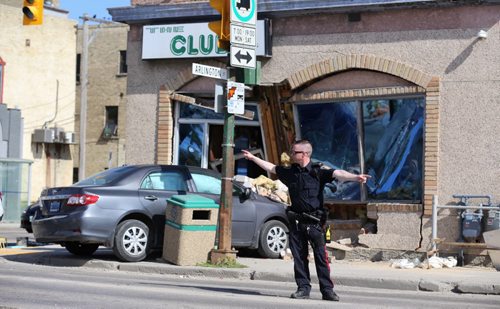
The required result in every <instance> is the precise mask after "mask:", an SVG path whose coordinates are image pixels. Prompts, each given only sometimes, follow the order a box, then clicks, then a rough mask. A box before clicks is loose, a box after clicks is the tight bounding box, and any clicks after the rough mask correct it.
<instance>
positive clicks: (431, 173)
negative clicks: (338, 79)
mask: <svg viewBox="0 0 500 309" xmlns="http://www.w3.org/2000/svg"><path fill="white" fill-rule="evenodd" d="M351 69H361V70H370V71H376V72H381V73H386V74H390V75H393V76H397V77H399V78H401V79H404V80H406V81H409V82H411V83H413V84H415V85H416V86H418V87H420V88H421V89H423V90H424V91H425V102H426V105H425V129H424V200H423V213H424V215H425V216H430V215H431V214H432V196H433V195H435V194H437V193H438V192H437V190H438V186H437V184H438V168H439V164H438V163H439V100H440V93H439V91H440V79H439V77H434V76H431V75H429V74H427V73H425V72H423V71H421V70H418V69H416V68H414V67H412V66H410V65H408V64H405V63H402V62H398V61H395V60H391V59H386V58H382V57H379V56H374V55H363V54H350V55H338V56H335V57H334V58H331V59H327V60H324V61H321V62H318V63H316V64H313V65H310V66H308V67H307V68H305V69H302V70H300V71H297V72H295V73H294V74H292V75H291V76H289V77H288V78H287V79H286V82H287V83H288V85H289V87H290V89H291V90H292V91H298V90H300V89H301V88H302V87H304V86H307V85H309V84H311V83H314V81H316V80H320V79H322V78H325V77H327V76H330V75H332V74H334V73H338V72H342V71H346V70H351ZM350 93H358V94H359V96H363V93H364V92H363V91H362V90H360V91H359V92H352V91H351V92H350ZM386 94H391V93H386ZM356 96H358V95H356ZM292 100H293V98H292Z"/></svg>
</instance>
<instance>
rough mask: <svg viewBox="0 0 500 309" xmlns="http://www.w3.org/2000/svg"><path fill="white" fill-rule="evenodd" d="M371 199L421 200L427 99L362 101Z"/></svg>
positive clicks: (369, 196)
mask: <svg viewBox="0 0 500 309" xmlns="http://www.w3.org/2000/svg"><path fill="white" fill-rule="evenodd" d="M362 106H363V124H364V132H363V133H364V149H365V155H364V158H365V169H366V172H367V174H370V175H371V176H372V178H371V179H370V180H369V181H368V182H367V187H368V198H369V199H376V200H411V201H418V200H420V199H421V194H422V155H423V149H422V147H423V133H422V132H423V125H424V100H423V99H421V98H414V99H398V100H373V101H363V102H362Z"/></svg>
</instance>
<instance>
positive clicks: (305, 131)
mask: <svg viewBox="0 0 500 309" xmlns="http://www.w3.org/2000/svg"><path fill="white" fill-rule="evenodd" d="M357 106H358V103H357V102H342V103H319V104H304V105H297V111H298V118H299V123H300V131H301V136H302V138H305V139H307V140H309V141H310V142H311V143H312V145H313V154H312V160H313V161H314V162H321V163H323V164H324V165H326V166H328V167H330V168H333V169H343V170H347V171H349V172H352V173H355V174H359V173H360V168H359V151H358V139H359V136H358V131H357V119H356V118H357V117H356V115H357ZM323 194H324V198H325V199H334V200H360V185H359V184H358V183H353V182H344V183H337V184H328V185H327V186H326V187H325V190H324V191H323Z"/></svg>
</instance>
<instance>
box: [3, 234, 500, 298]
mask: <svg viewBox="0 0 500 309" xmlns="http://www.w3.org/2000/svg"><path fill="white" fill-rule="evenodd" d="M3 225H4V224H2V226H3ZM0 228H1V226H0ZM1 234H2V229H0V236H2V235H1ZM26 235H29V234H25V235H22V236H26ZM4 237H5V236H4ZM31 239H32V235H31ZM14 241H15V238H14ZM9 242H12V240H11V238H10V237H9ZM2 260H4V261H13V262H19V263H30V264H41V265H49V266H59V267H65V266H68V267H90V268H98V269H113V270H118V271H132V272H142V273H154V274H168V275H178V276H192V277H215V278H235V279H241V280H267V281H279V282H283V281H288V282H294V278H293V261H290V260H288V261H286V260H280V259H262V258H252V257H238V258H237V262H238V263H240V264H243V265H246V266H247V268H242V269H231V268H210V267H200V266H177V265H172V264H169V263H167V262H165V261H163V260H162V259H160V258H157V259H153V260H148V261H143V262H139V263H123V262H118V261H117V260H116V258H115V257H114V256H113V254H112V251H111V250H110V249H107V248H100V249H99V250H98V251H97V252H96V253H95V254H94V256H93V257H92V258H81V257H77V256H74V255H72V254H70V253H69V252H67V251H66V249H64V248H62V247H61V246H58V245H48V246H39V247H25V248H8V249H0V262H2ZM330 266H331V273H332V278H333V280H334V282H335V284H336V285H339V286H352V287H368V288H379V289H393V290H408V291H418V290H420V291H430V292H455V293H471V294H495V295H500V273H499V272H498V271H496V270H495V269H494V268H484V267H454V268H443V269H421V268H413V269H394V268H391V267H390V266H389V263H388V262H365V261H346V260H339V261H335V262H333V263H332V264H331V265H330ZM310 269H311V278H312V281H313V282H314V284H317V277H316V271H315V268H314V264H310Z"/></svg>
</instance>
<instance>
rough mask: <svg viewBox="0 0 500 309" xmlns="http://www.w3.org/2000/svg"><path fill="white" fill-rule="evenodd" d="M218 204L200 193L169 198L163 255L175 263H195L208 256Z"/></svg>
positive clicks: (202, 260) (202, 261)
mask: <svg viewBox="0 0 500 309" xmlns="http://www.w3.org/2000/svg"><path fill="white" fill-rule="evenodd" d="M218 216H219V205H218V204H216V203H215V201H214V200H212V199H209V198H206V197H203V196H199V195H174V196H172V197H171V198H169V199H167V209H166V212H165V234H164V240H163V259H165V260H166V261H168V262H170V263H173V264H176V265H183V266H185V265H196V264H198V263H204V262H206V261H207V260H208V259H209V254H210V251H211V250H212V249H213V247H214V243H215V234H216V231H217V220H218Z"/></svg>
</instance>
